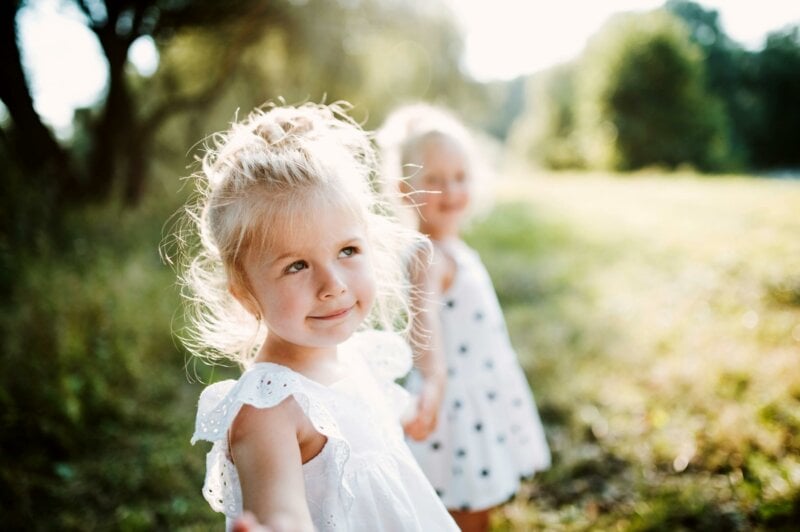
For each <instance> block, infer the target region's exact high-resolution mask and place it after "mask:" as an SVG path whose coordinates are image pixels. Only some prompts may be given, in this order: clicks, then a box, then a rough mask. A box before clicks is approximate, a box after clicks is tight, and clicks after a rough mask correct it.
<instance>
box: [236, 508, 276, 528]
mask: <svg viewBox="0 0 800 532" xmlns="http://www.w3.org/2000/svg"><path fill="white" fill-rule="evenodd" d="M232 530H233V532H273V529H271V528H267V527H265V526H264V525H262V524H260V523H259V522H258V521H257V520H256V516H254V515H253V514H252V513H250V512H244V513H243V514H242V515H240V516H239V517H237V518H236V520H235V521H234V522H233V528H232Z"/></svg>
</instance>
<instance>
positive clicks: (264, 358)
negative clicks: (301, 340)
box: [255, 333, 338, 374]
mask: <svg viewBox="0 0 800 532" xmlns="http://www.w3.org/2000/svg"><path fill="white" fill-rule="evenodd" d="M337 360H338V359H337V350H336V346H331V347H310V346H300V345H297V344H293V343H291V342H287V341H286V340H284V339H283V338H280V337H279V336H276V335H272V334H269V333H268V334H267V338H266V340H265V341H264V345H262V346H261V350H260V351H259V353H258V356H256V360H255V361H256V362H273V363H275V364H281V365H283V366H287V367H289V368H291V369H293V370H295V371H297V372H298V373H303V374H305V373H308V372H311V373H314V372H316V371H317V368H319V367H323V366H325V365H327V364H330V363H335V362H337Z"/></svg>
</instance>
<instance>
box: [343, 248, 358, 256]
mask: <svg viewBox="0 0 800 532" xmlns="http://www.w3.org/2000/svg"><path fill="white" fill-rule="evenodd" d="M357 253H358V248H357V247H355V246H347V247H346V248H342V250H341V251H340V252H339V256H340V257H342V256H344V257H352V256H353V255H355V254H357Z"/></svg>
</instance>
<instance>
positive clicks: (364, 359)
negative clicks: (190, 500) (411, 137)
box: [183, 104, 456, 531]
mask: <svg viewBox="0 0 800 532" xmlns="http://www.w3.org/2000/svg"><path fill="white" fill-rule="evenodd" d="M373 161H374V157H373V153H372V149H371V146H370V143H369V139H368V138H367V136H366V134H365V133H364V132H363V131H362V130H361V129H360V128H359V127H358V126H357V125H356V124H355V123H354V122H353V121H352V120H351V119H349V118H348V117H347V116H346V114H344V112H343V110H342V108H341V106H337V105H332V106H321V105H312V104H306V105H303V106H300V107H272V108H267V109H266V110H257V111H255V112H253V113H252V114H251V115H250V116H249V117H248V118H247V119H246V120H244V121H243V122H242V123H239V124H234V125H233V126H232V127H231V129H230V130H229V131H228V132H226V133H224V134H221V135H218V136H217V137H216V146H215V148H214V149H211V150H210V151H209V152H208V153H207V154H206V156H205V158H204V160H203V172H202V173H201V174H200V176H199V183H200V188H201V193H200V199H199V201H198V203H197V205H196V206H195V207H194V208H190V209H189V211H188V212H189V214H190V216H189V218H190V220H191V222H192V223H193V227H194V229H193V231H194V230H196V231H197V233H198V235H199V245H198V250H197V252H196V253H191V255H194V258H193V259H192V260H191V262H190V264H188V266H187V269H186V271H185V273H184V275H183V280H184V282H185V286H186V288H187V300H188V303H189V304H190V305H191V306H192V309H193V312H192V313H191V317H192V323H193V329H192V330H193V335H192V336H191V339H190V341H189V345H190V348H191V349H192V350H193V351H195V352H196V353H198V354H205V355H211V356H217V357H225V358H228V359H231V360H233V361H235V362H238V363H240V364H242V365H243V366H244V368H245V371H244V373H243V374H242V376H241V378H239V380H238V381H233V380H228V381H223V382H219V383H216V384H213V385H211V386H208V387H207V388H206V389H205V390H204V391H203V393H202V395H201V397H200V401H199V406H198V413H197V423H196V429H195V433H194V436H193V437H192V443H194V442H196V441H198V440H207V441H210V442H212V443H213V447H212V449H211V451H210V452H209V453H208V456H207V471H206V479H205V484H204V486H203V494H204V496H205V498H206V499H207V500H208V502H209V504H210V505H211V507H212V508H213V509H214V510H216V511H219V512H223V513H224V514H225V515H226V517H227V521H226V522H227V526H228V528H230V527H231V526H232V524H233V522H234V520H235V519H237V518H238V517H240V516H242V515H243V512H248V513H247V518H246V519H245V520H241V521H239V523H238V524H237V528H247V526H248V522H249V521H248V520H249V519H252V518H253V516H254V517H255V519H257V520H258V521H259V522H260V523H261V524H263V525H265V526H266V527H267V528H268V529H270V530H278V531H296V530H312V529H316V530H347V531H360V530H365V531H366V530H369V531H388V530H398V531H399V530H402V531H431V530H455V529H456V528H455V524H454V522H453V521H452V519H451V517H450V516H449V515H448V514H447V511H446V510H445V508H444V506H443V505H442V503H441V501H440V500H439V499H438V498H437V497H436V494H435V492H434V490H433V488H432V487H431V485H430V483H429V482H428V481H427V479H426V478H425V476H424V474H423V473H422V471H421V470H420V469H419V466H418V465H417V464H416V462H415V460H414V458H413V456H412V455H411V453H410V452H409V450H408V447H407V446H406V444H405V442H404V439H403V431H402V428H401V426H400V423H399V413H400V412H401V411H403V410H404V408H405V407H406V404H405V403H406V395H405V392H404V390H402V388H400V387H399V386H397V385H396V384H394V379H396V378H398V377H400V376H402V375H403V374H405V373H406V372H407V371H408V370H409V367H410V350H409V349H408V347H407V344H406V343H405V342H404V341H403V340H402V339H401V338H400V337H398V336H396V335H394V334H393V333H390V332H379V331H378V330H374V329H369V328H368V327H365V325H364V324H365V323H367V324H368V325H369V326H371V327H382V328H383V329H384V330H391V329H392V327H393V326H395V325H397V323H398V320H399V318H398V313H400V315H404V316H408V315H409V312H410V309H409V308H408V307H407V306H404V303H403V302H404V298H403V294H404V290H405V289H406V288H407V287H404V286H403V278H404V277H403V266H402V257H400V256H399V255H398V254H397V253H395V249H408V246H409V240H410V239H413V238H415V235H414V234H413V233H411V232H410V231H408V230H407V229H404V228H403V227H402V226H401V225H400V224H398V223H396V222H394V221H393V220H392V219H390V218H388V217H387V216H385V215H383V214H381V212H382V209H381V207H380V205H379V204H378V203H377V199H376V196H375V195H374V194H373V192H372V189H371V187H370V179H371V178H372V177H373V176H372V174H373V172H374V165H373ZM416 238H421V237H418V236H417V237H416ZM359 328H364V329H365V330H364V331H363V332H359V333H356V334H354V332H355V331H356V330H357V329H359ZM251 514H252V515H251Z"/></svg>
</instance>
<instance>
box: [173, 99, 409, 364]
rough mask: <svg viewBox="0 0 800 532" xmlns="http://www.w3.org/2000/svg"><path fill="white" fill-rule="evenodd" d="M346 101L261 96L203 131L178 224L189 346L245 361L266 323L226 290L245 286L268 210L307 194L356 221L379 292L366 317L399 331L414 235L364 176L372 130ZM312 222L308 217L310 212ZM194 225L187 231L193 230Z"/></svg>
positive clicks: (369, 170)
mask: <svg viewBox="0 0 800 532" xmlns="http://www.w3.org/2000/svg"><path fill="white" fill-rule="evenodd" d="M349 109H350V107H349V105H347V104H346V103H343V102H340V103H335V104H330V105H321V104H312V103H306V104H303V105H300V106H285V105H284V106H278V105H274V104H267V105H266V106H264V107H262V108H259V109H256V110H255V111H253V112H252V113H250V115H249V116H248V117H247V118H246V119H245V120H243V121H241V122H238V123H233V124H232V125H231V127H230V129H228V130H227V131H225V132H222V133H217V134H215V135H213V136H212V137H211V139H210V140H211V142H210V146H207V147H206V152H205V155H204V157H203V159H202V170H201V171H200V172H198V173H196V174H195V175H194V176H193V177H194V178H195V180H196V185H197V186H196V190H197V193H196V197H195V198H194V201H192V202H190V205H189V206H188V207H187V209H186V216H185V217H184V221H185V222H188V223H185V224H183V225H182V229H181V230H179V231H178V237H179V238H178V241H179V242H180V243H181V244H182V247H183V251H184V253H183V256H184V260H183V264H182V267H181V271H180V275H179V279H180V282H181V284H182V288H183V295H184V297H185V301H186V312H187V328H186V331H185V333H184V334H183V335H182V336H183V338H182V339H183V341H184V343H185V345H186V346H187V348H188V349H189V350H190V351H191V352H192V353H193V354H196V355H199V356H203V357H205V358H209V359H228V360H232V361H235V362H237V363H239V364H241V365H243V366H247V365H248V363H249V362H250V361H252V359H253V357H254V356H255V354H256V353H257V351H258V348H259V347H260V346H261V344H262V343H263V340H264V338H265V335H266V333H267V330H266V325H265V324H264V323H263V322H262V321H261V320H260V319H259V317H258V316H254V315H252V314H251V313H250V312H248V311H247V310H246V308H245V306H244V305H243V304H242V303H241V302H240V301H239V300H237V299H236V298H235V297H233V296H232V295H231V293H230V290H229V286H231V284H232V283H234V284H235V283H239V284H240V285H241V286H248V284H247V282H246V279H245V275H244V269H243V260H244V257H245V254H246V253H247V250H248V249H250V248H252V247H254V246H255V247H258V246H261V247H263V246H266V245H269V242H270V239H271V238H272V237H274V234H275V233H277V232H281V233H282V234H285V232H286V231H289V234H291V230H292V228H291V227H287V226H275V225H274V224H275V222H276V220H277V219H279V218H280V217H277V216H276V214H280V213H286V212H291V213H295V212H297V209H298V208H299V207H298V206H302V205H305V204H306V200H307V199H308V198H310V197H322V198H325V200H326V201H327V200H330V201H333V202H336V204H337V206H342V207H345V208H347V209H349V210H350V211H351V212H352V213H354V214H355V215H357V216H358V217H359V219H360V220H362V221H363V222H364V227H365V229H366V233H367V239H368V241H369V245H370V249H371V258H372V264H373V268H374V270H375V271H376V272H380V274H379V275H376V276H375V278H376V285H377V296H376V299H375V304H374V305H373V307H372V309H371V312H370V315H369V317H368V319H367V320H366V321H365V324H364V325H363V326H364V327H372V328H381V329H389V330H392V329H394V330H398V329H400V330H401V331H406V330H407V328H408V325H407V323H408V319H409V316H410V315H411V309H409V307H408V303H407V301H408V298H407V291H408V285H407V282H406V276H405V274H404V272H405V267H404V262H403V261H404V259H405V257H403V250H407V249H409V248H411V247H413V246H414V245H415V242H418V241H420V240H421V238H422V237H421V236H420V235H417V234H415V233H414V232H411V231H409V230H407V229H406V228H404V227H403V226H402V225H401V224H399V223H398V222H397V221H396V220H394V219H393V218H391V217H390V216H389V215H388V214H387V213H388V211H387V209H386V207H385V205H384V204H383V202H382V201H381V199H380V197H379V195H378V194H376V192H375V191H374V188H373V186H372V183H373V182H374V180H375V179H376V177H377V176H376V158H375V153H374V150H373V148H372V145H371V143H370V138H369V136H368V135H367V133H366V132H365V131H364V130H362V129H361V127H360V126H359V125H358V124H357V123H356V122H355V121H354V120H353V119H352V118H350V117H349V116H348V114H347V112H348V111H349ZM311 222H312V223H313V218H312V219H311ZM193 235H194V238H192V236H193Z"/></svg>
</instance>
